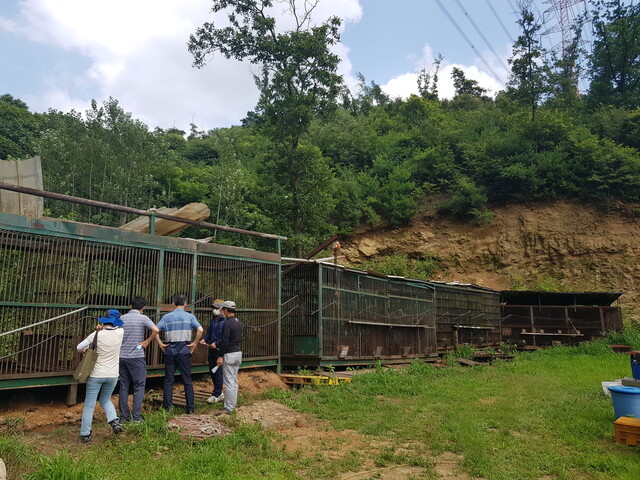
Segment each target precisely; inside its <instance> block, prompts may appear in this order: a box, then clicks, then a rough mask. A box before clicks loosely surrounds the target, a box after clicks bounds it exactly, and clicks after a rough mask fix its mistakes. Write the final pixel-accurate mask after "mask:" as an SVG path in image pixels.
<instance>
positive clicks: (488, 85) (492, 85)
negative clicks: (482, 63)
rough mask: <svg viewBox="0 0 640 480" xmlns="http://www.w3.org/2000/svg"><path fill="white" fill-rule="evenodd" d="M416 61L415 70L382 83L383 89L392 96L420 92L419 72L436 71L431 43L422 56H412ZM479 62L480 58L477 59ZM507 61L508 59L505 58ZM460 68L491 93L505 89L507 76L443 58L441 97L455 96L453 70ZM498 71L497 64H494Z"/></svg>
mask: <svg viewBox="0 0 640 480" xmlns="http://www.w3.org/2000/svg"><path fill="white" fill-rule="evenodd" d="M411 59H412V60H413V61H414V63H415V66H416V68H415V72H408V73H403V74H401V75H397V76H396V77H394V78H392V79H391V80H389V81H388V82H387V83H386V84H385V85H382V86H381V87H382V90H383V91H384V92H385V93H386V94H387V95H389V96H391V97H392V98H407V97H409V96H410V95H412V94H416V95H417V94H418V74H419V72H420V70H422V69H423V68H424V69H426V70H427V72H429V73H431V74H432V75H433V73H434V72H435V64H434V61H435V60H434V56H433V52H432V49H431V47H430V46H429V45H425V46H424V47H423V49H422V57H420V58H418V57H417V56H414V57H413V58H411ZM477 61H478V62H479V59H478V60H477ZM505 61H506V60H505ZM498 65H499V64H498ZM456 67H457V68H459V69H460V70H462V71H463V72H464V74H465V76H466V77H467V78H468V79H471V80H475V81H477V82H478V85H479V86H480V87H482V88H484V89H486V90H487V92H488V94H489V95H495V94H496V93H497V92H498V91H500V90H503V89H504V81H505V79H506V77H505V78H501V80H502V81H501V82H499V81H498V80H496V79H495V78H494V77H493V75H491V74H489V73H487V72H486V71H484V70H483V69H482V68H480V67H479V66H478V65H477V64H474V65H462V64H457V63H447V62H446V60H443V61H442V63H441V65H440V70H439V71H438V96H439V97H440V98H443V99H444V98H453V96H454V94H455V89H454V88H453V80H452V79H451V72H452V71H453V69H454V68H456ZM492 68H493V69H494V71H497V67H496V66H495V65H493V66H492Z"/></svg>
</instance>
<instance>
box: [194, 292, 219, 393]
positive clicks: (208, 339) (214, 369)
mask: <svg viewBox="0 0 640 480" xmlns="http://www.w3.org/2000/svg"><path fill="white" fill-rule="evenodd" d="M222 303H223V301H222V300H218V299H216V300H214V301H213V303H212V304H211V308H212V310H213V317H212V318H211V323H210V324H209V328H208V329H207V333H205V334H204V338H203V339H202V340H200V345H206V347H207V361H208V363H209V374H210V375H211V382H212V383H213V393H212V394H211V396H210V397H209V398H207V403H217V402H221V401H222V400H224V393H222V385H223V382H224V380H223V375H222V368H220V367H219V366H218V365H217V362H218V357H219V356H220V350H219V349H218V343H220V339H221V338H222V329H223V328H224V320H225V319H224V315H223V314H222V312H221V311H220V307H222Z"/></svg>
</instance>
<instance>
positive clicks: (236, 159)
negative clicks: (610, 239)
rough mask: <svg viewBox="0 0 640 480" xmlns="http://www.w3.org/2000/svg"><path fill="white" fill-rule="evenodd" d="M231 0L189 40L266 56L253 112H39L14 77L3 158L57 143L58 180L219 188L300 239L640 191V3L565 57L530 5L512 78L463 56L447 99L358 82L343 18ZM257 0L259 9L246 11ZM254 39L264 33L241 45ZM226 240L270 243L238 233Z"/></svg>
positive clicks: (115, 186) (147, 190)
mask: <svg viewBox="0 0 640 480" xmlns="http://www.w3.org/2000/svg"><path fill="white" fill-rule="evenodd" d="M214 3H215V4H216V5H218V6H220V9H219V10H221V11H226V12H228V13H229V15H230V18H234V19H235V21H236V25H235V26H234V25H233V24H231V25H232V26H231V27H227V28H225V29H216V28H215V26H213V25H212V24H208V23H207V24H205V25H203V27H202V28H201V29H199V30H198V31H197V32H195V33H194V35H192V37H191V40H190V42H189V49H190V51H191V52H192V53H193V55H194V62H195V63H196V66H198V67H201V68H206V61H207V60H206V59H207V55H208V54H209V53H211V52H213V51H217V52H221V53H223V54H225V55H227V56H229V57H230V58H231V57H232V58H238V59H249V60H250V61H252V62H255V63H259V64H260V65H262V66H263V75H262V76H257V77H256V83H257V86H258V89H259V91H260V93H261V96H260V100H259V103H258V104H257V105H256V108H255V110H254V111H252V112H249V113H248V114H247V116H246V118H245V119H244V120H243V121H242V124H241V125H238V126H233V127H230V128H216V129H212V130H208V131H203V130H200V129H199V128H198V126H196V125H192V128H191V130H190V131H189V132H185V131H182V130H178V129H175V128H169V129H164V128H160V127H157V128H155V129H153V130H151V129H150V128H149V127H148V126H147V125H145V124H144V123H142V122H140V121H139V120H136V119H135V118H133V116H132V115H131V114H130V113H127V112H126V111H125V109H124V108H123V107H122V106H121V105H120V104H119V102H118V100H116V99H113V98H110V99H109V100H107V101H105V102H104V103H103V104H101V105H100V104H98V103H97V102H95V101H93V102H92V104H91V105H90V106H89V108H88V109H87V110H86V112H84V113H82V114H81V113H80V112H76V111H71V112H60V111H56V110H49V111H48V112H46V113H32V112H30V110H29V108H28V106H27V105H26V104H25V103H24V102H23V101H21V100H20V99H17V98H14V97H13V96H12V95H11V94H8V93H7V94H4V95H1V96H0V158H2V159H22V158H27V157H29V156H32V155H40V156H41V158H42V167H43V175H44V187H45V190H50V191H54V192H59V193H65V194H70V195H74V196H78V197H85V198H91V199H94V200H99V201H104V202H110V203H116V204H121V205H127V206H131V207H136V208H141V209H148V208H150V207H153V206H158V207H159V206H181V205H183V204H185V203H188V202H193V201H202V202H204V203H206V204H207V205H208V206H209V207H210V209H211V212H212V214H211V217H210V219H209V221H211V222H213V223H217V224H223V225H230V226H234V227H239V228H243V229H248V230H256V231H263V232H268V233H277V234H280V235H284V236H289V237H291V238H292V241H291V242H286V243H285V244H284V245H283V248H284V252H285V253H290V254H294V253H295V254H300V253H301V252H304V251H308V250H311V249H312V248H313V247H314V246H316V245H317V244H318V243H320V242H322V241H323V240H324V239H326V238H327V237H328V236H329V235H331V234H333V233H349V232H351V231H352V230H353V229H354V228H355V227H358V226H360V225H366V224H368V225H374V224H379V223H382V224H385V225H389V226H401V225H405V224H407V223H408V222H409V221H410V219H411V218H412V217H413V216H414V215H415V214H416V213H418V212H419V211H421V210H423V209H427V208H428V209H435V210H437V211H438V212H439V214H441V215H451V216H454V217H456V218H459V219H461V220H465V221H470V222H472V223H476V224H483V223H488V222H491V219H492V214H491V207H492V205H495V204H504V203H508V202H522V201H526V200H537V199H542V200H544V199H555V198H571V199H580V200H583V201H589V202H595V203H597V204H598V205H600V206H602V207H603V208H607V205H610V204H611V203H612V202H614V201H628V202H635V201H638V200H639V199H640V198H639V197H640V152H639V148H640V86H639V81H640V43H639V42H638V41H637V39H638V38H640V6H638V5H633V4H631V5H625V4H623V3H621V2H619V1H616V0H593V1H592V2H591V6H592V13H591V17H590V18H589V22H588V24H585V27H584V28H587V27H586V25H589V28H593V38H594V43H593V49H592V51H591V52H590V53H588V54H587V53H586V52H580V51H579V50H580V49H579V46H578V45H577V43H576V44H574V45H573V46H574V47H575V48H566V49H565V50H564V51H565V56H564V57H562V58H557V56H555V55H551V54H550V53H549V52H545V51H544V49H543V48H542V47H541V45H540V42H539V40H538V38H539V37H537V36H536V31H537V30H538V24H537V23H536V22H537V20H536V18H535V16H533V14H532V12H530V11H528V10H527V9H526V4H525V7H523V9H522V12H521V21H520V27H521V35H520V36H519V37H518V39H517V40H516V42H515V43H514V46H513V56H512V58H511V59H510V61H509V64H510V66H511V69H512V71H511V77H510V79H509V82H508V84H507V85H506V87H505V89H504V91H501V92H498V93H497V95H495V97H489V96H487V92H486V91H485V90H483V89H482V88H480V87H479V86H478V84H477V82H475V81H474V80H472V79H468V78H466V77H465V74H464V72H462V71H461V70H459V69H454V73H453V78H452V81H453V84H454V86H455V90H456V93H455V96H454V97H453V98H452V99H442V98H439V97H438V93H437V90H436V89H435V82H434V81H433V77H430V76H429V75H428V74H426V73H425V72H423V73H422V75H421V76H420V77H419V85H418V86H419V89H418V90H419V92H420V93H419V95H414V96H411V97H409V98H406V99H391V98H389V97H388V96H387V95H385V94H384V92H383V91H382V90H381V88H380V87H379V86H378V85H377V84H376V83H375V82H369V83H367V81H366V80H365V79H364V78H363V77H361V78H360V85H359V88H357V89H356V91H353V92H352V91H349V90H348V89H346V87H345V86H344V84H343V82H342V79H341V77H340V76H339V75H337V74H336V69H337V59H336V58H335V57H334V56H332V54H331V53H330V51H329V49H328V47H329V46H330V45H331V44H332V43H335V42H336V41H338V40H339V37H338V34H337V31H338V30H337V27H338V26H339V22H340V20H339V19H337V18H332V19H329V20H328V21H327V22H326V23H325V24H323V25H320V26H311V24H310V23H308V22H304V21H301V22H299V23H298V24H297V26H296V27H294V28H293V29H292V30H290V31H288V32H278V31H277V30H276V26H275V23H274V22H275V21H274V22H270V21H263V20H264V19H261V18H260V15H261V14H262V13H263V10H261V8H262V9H264V6H265V5H268V4H270V3H271V2H269V1H267V0H262V1H259V0H251V1H244V2H234V1H230V0H229V1H224V2H214ZM240 3H242V4H243V5H245V4H246V5H252V6H253V7H254V10H250V9H244V7H243V9H241V10H234V8H236V7H238V5H239V4H240ZM238 8H239V7H238ZM298 13H299V15H298V16H297V18H301V19H304V18H306V17H305V16H303V15H302V14H300V12H298ZM252 15H253V16H252ZM234 27H235V29H234ZM270 28H272V29H273V30H269V29H270ZM260 29H262V30H260ZM265 29H266V30H265ZM238 32H240V33H242V34H243V35H245V36H244V37H242V38H239V37H237V35H236V34H238ZM216 35H217V36H216ZM234 35H236V36H234ZM251 35H253V36H251ZM247 38H250V39H251V41H252V42H253V43H251V48H246V49H244V50H243V49H242V48H240V47H238V45H245V46H246V45H248V43H247V42H246V40H247ZM274 38H275V39H277V40H276V41H272V39H274ZM207 39H209V40H210V41H211V39H214V40H215V41H211V42H210V43H206V40H207ZM629 39H634V40H633V41H629ZM242 42H245V43H242ZM576 42H577V40H576ZM308 59H314V61H315V63H313V64H312V62H311V61H310V60H308ZM441 61H442V59H439V60H438V61H437V65H435V66H436V67H437V66H439V62H441ZM310 65H311V66H310ZM436 72H437V69H436ZM579 79H586V80H587V81H588V85H589V88H588V90H586V91H580V90H579V89H578V81H579ZM305 82H307V83H305ZM292 85H295V86H296V88H295V89H292V88H291V86H292ZM292 119H295V121H292ZM47 214H49V215H52V216H58V217H63V218H72V219H77V220H82V221H90V222H94V223H100V224H105V225H119V224H120V223H122V222H123V221H125V220H126V219H125V218H123V217H122V216H121V215H120V214H115V213H110V212H104V211H99V212H98V211H95V210H91V209H88V208H86V207H80V206H78V205H71V204H64V203H60V202H48V203H47ZM185 234H186V235H189V236H193V235H197V234H198V232H195V231H194V228H193V227H192V228H190V229H189V230H187V231H186V233H185ZM217 241H221V242H229V243H235V244H241V245H246V246H251V247H256V246H258V247H259V245H256V244H255V243H252V242H255V240H252V239H248V238H242V239H239V238H233V237H230V236H228V235H225V234H222V233H219V236H218V238H217Z"/></svg>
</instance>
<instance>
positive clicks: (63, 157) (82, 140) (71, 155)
mask: <svg viewBox="0 0 640 480" xmlns="http://www.w3.org/2000/svg"><path fill="white" fill-rule="evenodd" d="M42 124H43V133H42V136H41V137H40V138H39V141H38V144H37V148H36V149H37V153H39V154H40V155H41V157H42V170H43V176H44V186H45V190H51V191H54V192H59V193H65V194H69V195H74V196H77V197H83V198H89V199H93V200H99V201H103V202H108V203H115V204H119V205H126V206H132V207H136V208H143V209H146V208H149V207H151V206H153V205H154V204H158V205H170V203H171V197H172V194H173V193H175V189H176V171H175V169H173V168H168V165H167V163H171V162H173V161H175V159H176V158H177V157H176V156H175V154H174V153H173V152H171V151H168V150H167V149H166V146H165V144H164V143H163V142H162V138H161V137H159V136H158V135H155V134H153V133H151V132H149V131H148V128H147V126H146V125H145V124H143V123H142V122H140V121H138V120H135V119H133V118H132V116H131V114H130V113H127V112H125V111H124V110H123V109H122V107H120V105H119V104H118V101H117V100H115V99H112V98H110V99H109V100H108V101H106V102H104V104H103V105H100V106H99V105H98V104H97V103H96V102H95V101H93V102H92V104H91V108H90V109H89V110H87V112H86V113H85V118H83V117H82V115H81V114H80V113H78V112H75V111H73V110H72V111H71V112H69V113H61V112H58V111H54V110H51V111H49V112H48V113H47V114H45V115H43V117H42ZM163 173H164V174H165V176H164V177H163V176H162V174H163ZM158 178H162V179H163V180H165V181H166V182H168V183H165V184H163V183H161V182H160V181H158V180H157V179H158ZM49 203H50V206H51V208H52V213H53V214H54V215H67V214H68V213H70V212H74V213H76V214H79V215H80V217H79V218H80V219H81V220H83V221H87V220H93V221H99V222H101V223H108V224H118V223H121V222H124V221H126V220H127V217H126V215H124V214H121V215H116V214H111V213H106V214H103V213H97V212H96V211H95V209H91V208H88V207H87V208H85V207H78V206H76V205H73V204H68V203H62V202H49ZM94 215H98V217H96V218H93V216H94Z"/></svg>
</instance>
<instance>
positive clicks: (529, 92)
mask: <svg viewBox="0 0 640 480" xmlns="http://www.w3.org/2000/svg"><path fill="white" fill-rule="evenodd" d="M530 3H531V2H530V1H528V2H522V3H521V4H520V6H521V10H520V19H519V20H518V25H520V28H521V33H520V36H518V38H517V40H516V42H515V43H514V44H513V56H512V57H511V58H510V59H509V64H510V65H511V75H510V77H509V82H508V84H507V92H508V93H509V94H510V96H511V97H513V98H514V99H515V100H516V101H518V102H519V103H520V104H522V105H525V106H527V107H528V108H529V110H530V112H531V119H532V120H533V121H535V117H536V109H537V108H538V106H539V104H540V102H541V100H542V98H543V96H544V94H545V93H546V91H547V84H546V78H547V74H548V72H547V67H546V65H545V64H544V56H545V51H544V49H543V48H542V45H541V43H540V38H539V33H538V32H539V31H540V28H541V27H542V25H541V24H540V22H538V21H537V20H536V18H535V16H534V15H533V12H532V11H531V6H530Z"/></svg>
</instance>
